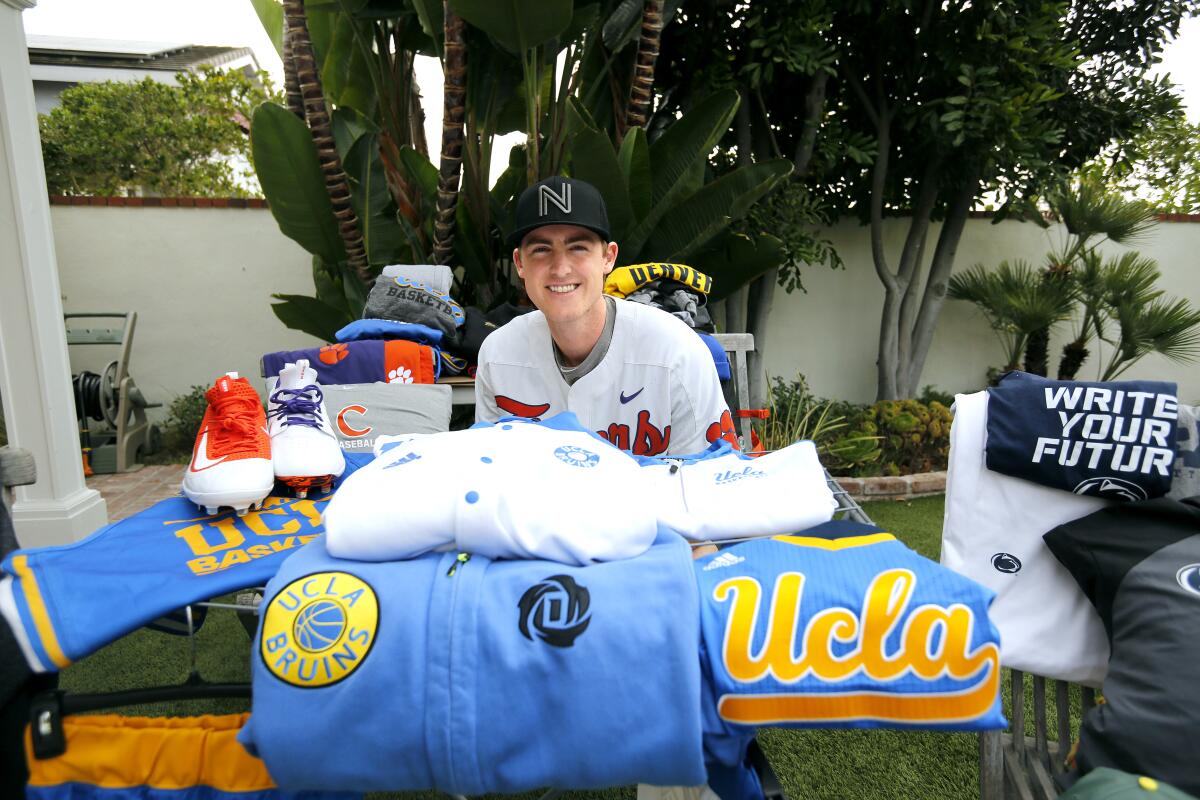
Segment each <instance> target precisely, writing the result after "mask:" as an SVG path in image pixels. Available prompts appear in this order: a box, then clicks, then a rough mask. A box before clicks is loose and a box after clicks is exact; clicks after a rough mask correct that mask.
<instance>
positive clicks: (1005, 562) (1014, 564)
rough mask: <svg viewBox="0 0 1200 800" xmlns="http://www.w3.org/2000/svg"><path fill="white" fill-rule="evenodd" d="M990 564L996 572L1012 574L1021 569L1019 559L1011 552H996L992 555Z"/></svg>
mask: <svg viewBox="0 0 1200 800" xmlns="http://www.w3.org/2000/svg"><path fill="white" fill-rule="evenodd" d="M992 566H993V567H995V568H996V571H997V572H1007V573H1009V574H1012V573H1016V572H1020V571H1021V559H1019V558H1017V557H1016V556H1014V555H1013V554H1012V553H996V555H994V556H992Z"/></svg>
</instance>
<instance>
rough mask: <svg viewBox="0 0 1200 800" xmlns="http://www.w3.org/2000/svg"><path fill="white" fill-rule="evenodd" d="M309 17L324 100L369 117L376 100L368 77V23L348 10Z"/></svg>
mask: <svg viewBox="0 0 1200 800" xmlns="http://www.w3.org/2000/svg"><path fill="white" fill-rule="evenodd" d="M309 20H310V25H309V32H310V33H311V34H312V37H313V46H314V48H316V50H317V58H318V62H317V63H318V65H319V68H320V73H321V86H322V89H323V90H324V92H325V97H326V99H328V100H329V101H330V102H331V103H332V104H333V105H335V106H338V107H341V106H350V107H351V108H355V109H358V110H359V111H361V112H362V113H364V114H367V115H368V116H369V115H370V114H372V113H373V112H374V110H375V105H376V103H377V102H378V97H377V93H376V91H375V85H374V83H373V82H372V78H371V70H372V69H373V68H374V65H373V64H372V63H371V61H370V52H369V51H370V37H369V31H368V30H367V26H368V25H370V23H367V22H359V21H358V20H356V19H354V17H352V16H351V15H350V13H312V14H310V15H309ZM318 32H320V46H319V47H318Z"/></svg>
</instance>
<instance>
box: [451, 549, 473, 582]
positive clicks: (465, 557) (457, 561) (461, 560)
mask: <svg viewBox="0 0 1200 800" xmlns="http://www.w3.org/2000/svg"><path fill="white" fill-rule="evenodd" d="M470 560H471V554H470V553H459V554H458V555H457V556H455V558H454V563H453V564H451V565H450V569H449V570H447V571H446V577H447V578H453V577H454V574H455V573H456V572H458V568H459V567H460V566H462V565H463V564H465V563H467V562H468V561H470Z"/></svg>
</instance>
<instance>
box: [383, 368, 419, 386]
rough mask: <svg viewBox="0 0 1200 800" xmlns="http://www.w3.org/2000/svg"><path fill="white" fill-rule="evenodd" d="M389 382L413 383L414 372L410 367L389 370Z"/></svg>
mask: <svg viewBox="0 0 1200 800" xmlns="http://www.w3.org/2000/svg"><path fill="white" fill-rule="evenodd" d="M387 382H388V383H412V382H413V376H412V370H410V369H409V368H408V367H396V368H395V369H392V370H388V376H387Z"/></svg>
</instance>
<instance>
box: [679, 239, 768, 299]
mask: <svg viewBox="0 0 1200 800" xmlns="http://www.w3.org/2000/svg"><path fill="white" fill-rule="evenodd" d="M783 260H784V252H783V242H782V241H780V240H779V239H777V238H776V237H774V236H771V235H770V234H759V235H757V236H754V237H753V238H751V237H749V236H747V235H746V234H743V233H728V234H726V235H725V236H723V237H721V238H720V239H719V240H718V244H717V246H716V247H710V248H708V249H706V250H704V251H703V252H700V253H696V254H695V255H694V256H693V257H692V258H691V259H689V261H688V263H689V264H690V265H691V266H693V267H695V268H696V269H698V270H700V271H701V272H703V273H705V274H706V275H708V276H709V277H710V278H712V281H713V288H712V291H711V292H709V295H708V299H709V301H710V302H717V301H719V300H724V299H725V298H726V297H728V296H729V295H731V294H733V293H734V292H735V291H737V290H738V289H739V288H741V287H742V286H745V285H746V284H747V283H749V282H750V281H752V280H754V279H755V278H757V277H758V276H759V275H762V274H763V273H765V272H766V271H767V270H770V269H773V268H775V267H778V266H780V265H781V264H783Z"/></svg>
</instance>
